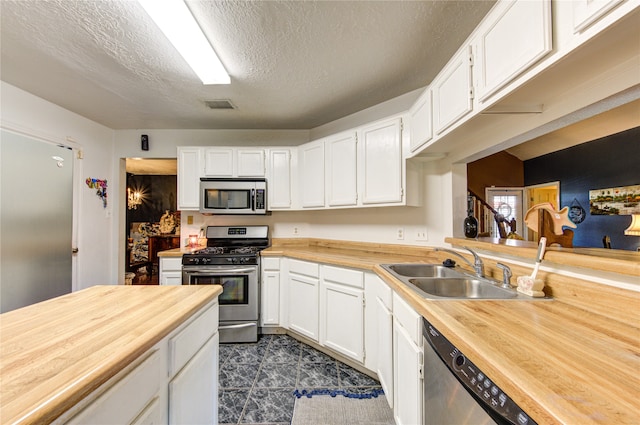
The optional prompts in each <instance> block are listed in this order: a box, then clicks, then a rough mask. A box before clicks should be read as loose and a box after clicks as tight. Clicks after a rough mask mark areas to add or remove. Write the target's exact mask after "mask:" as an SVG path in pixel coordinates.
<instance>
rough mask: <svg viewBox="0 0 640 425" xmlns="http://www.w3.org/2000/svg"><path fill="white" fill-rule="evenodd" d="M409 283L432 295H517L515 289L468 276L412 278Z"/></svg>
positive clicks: (468, 296)
mask: <svg viewBox="0 0 640 425" xmlns="http://www.w3.org/2000/svg"><path fill="white" fill-rule="evenodd" d="M409 283H410V284H411V285H413V286H414V287H415V288H417V289H418V290H420V291H422V292H424V293H426V294H427V295H429V296H433V297H443V298H465V299H469V298H470V299H509V298H516V297H517V296H518V294H517V292H516V291H515V290H511V289H504V288H500V287H498V286H495V285H493V284H491V283H490V282H487V281H485V280H480V279H470V278H440V279H438V278H435V279H434V278H413V279H409Z"/></svg>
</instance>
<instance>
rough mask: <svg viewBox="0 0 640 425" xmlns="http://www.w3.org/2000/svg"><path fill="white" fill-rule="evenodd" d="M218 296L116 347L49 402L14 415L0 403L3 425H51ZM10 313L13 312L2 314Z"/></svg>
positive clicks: (212, 295)
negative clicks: (10, 424)
mask: <svg viewBox="0 0 640 425" xmlns="http://www.w3.org/2000/svg"><path fill="white" fill-rule="evenodd" d="M110 287H112V286H94V287H91V288H87V289H85V290H83V291H78V292H75V293H72V294H69V295H73V296H75V297H77V296H78V294H79V293H83V294H82V295H84V294H88V293H92V292H96V291H100V290H104V289H105V288H110ZM114 287H116V288H131V286H122V285H117V286H114ZM201 292H202V291H201ZM207 292H209V291H207ZM221 292H222V290H221V289H220V288H216V290H215V291H211V292H209V294H206V295H204V296H200V299H199V300H198V301H197V302H194V303H192V304H191V305H190V307H189V308H183V309H182V310H180V311H177V312H175V313H174V314H173V317H170V318H169V317H165V318H164V320H163V322H162V323H161V324H156V325H154V326H152V327H151V328H149V329H147V330H146V331H145V332H144V333H143V334H141V335H140V336H138V337H137V338H136V339H135V341H134V342H132V343H130V344H128V345H125V346H122V347H119V349H118V355H117V356H115V357H111V358H106V359H104V360H103V361H101V362H100V364H97V365H96V366H95V367H94V368H92V369H91V370H90V371H88V372H87V373H84V374H83V375H81V376H78V377H76V378H75V379H73V380H72V381H67V382H65V383H64V385H62V386H61V387H60V389H59V390H58V391H57V392H55V393H53V394H51V395H50V396H49V397H48V398H46V399H44V400H41V401H40V403H39V404H37V405H36V406H34V407H32V408H29V409H20V413H18V414H16V412H15V411H14V412H11V411H9V412H7V410H5V408H6V407H7V406H4V405H5V403H4V402H2V405H3V406H4V407H3V408H2V411H3V412H2V421H3V423H8V422H10V423H16V424H17V423H25V424H27V423H29V424H34V423H50V422H52V421H54V420H55V419H56V418H58V417H59V416H61V415H62V414H63V413H64V412H66V411H68V410H69V409H71V408H72V407H73V406H75V405H76V404H77V403H79V402H80V401H81V400H82V399H83V398H85V397H87V396H88V395H89V394H91V393H92V392H93V391H94V390H96V389H97V388H99V387H100V386H101V385H102V384H104V383H105V382H107V381H108V380H109V379H111V378H112V377H114V376H116V375H117V374H118V373H119V372H120V371H121V370H123V369H125V368H126V367H127V366H129V365H130V364H131V363H132V362H134V361H135V360H136V359H137V358H138V357H139V356H141V355H142V354H144V353H145V352H146V351H147V350H149V349H150V348H151V347H153V346H154V345H155V344H157V343H158V342H159V341H161V340H162V339H163V338H164V337H166V336H167V335H169V334H170V333H171V332H172V331H174V330H175V329H177V328H178V327H179V326H180V325H182V324H183V323H184V322H185V321H186V320H188V319H189V318H190V317H191V316H192V315H193V314H195V313H196V312H197V311H198V310H200V309H201V308H203V307H204V306H206V305H207V304H209V303H211V302H212V301H213V300H214V299H215V298H216V297H217V296H218V295H219V294H220V293H221ZM190 296H194V295H190ZM59 298H62V297H58V298H54V299H51V300H47V301H44V302H43V303H53V302H56V301H57V300H58V299H59ZM76 302H77V301H76ZM43 303H39V304H43ZM29 307H31V306H29ZM29 307H25V309H28V308H29ZM20 310H23V309H20ZM11 313H12V312H9V313H5V314H11ZM13 403H16V401H15V400H12V401H10V402H9V405H12V404H13ZM8 417H10V418H11V419H9V418H8ZM5 421H8V422H5Z"/></svg>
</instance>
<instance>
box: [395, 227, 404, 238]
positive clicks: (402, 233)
mask: <svg viewBox="0 0 640 425" xmlns="http://www.w3.org/2000/svg"><path fill="white" fill-rule="evenodd" d="M396 238H397V239H398V240H399V241H401V240H403V239H404V228H402V227H398V232H397V235H396Z"/></svg>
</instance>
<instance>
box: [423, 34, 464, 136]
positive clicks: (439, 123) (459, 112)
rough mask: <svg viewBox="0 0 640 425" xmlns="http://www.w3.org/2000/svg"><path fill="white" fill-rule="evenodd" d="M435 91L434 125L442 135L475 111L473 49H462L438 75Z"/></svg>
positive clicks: (434, 82) (434, 85)
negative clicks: (472, 76) (472, 80)
mask: <svg viewBox="0 0 640 425" xmlns="http://www.w3.org/2000/svg"><path fill="white" fill-rule="evenodd" d="M431 87H432V90H433V125H434V127H435V130H436V133H437V134H440V133H442V132H443V131H444V130H446V129H447V128H448V127H450V126H451V125H453V124H454V123H456V122H457V121H458V120H460V119H461V118H463V117H464V116H465V115H467V114H468V113H469V112H471V110H472V109H473V97H472V91H471V47H468V48H467V49H462V50H461V51H460V52H459V53H458V54H457V55H456V56H454V57H453V58H452V59H451V60H450V61H449V63H448V64H447V66H446V67H445V68H444V69H443V70H442V71H441V72H440V74H438V76H437V77H436V79H435V80H434V81H433V84H432V85H431Z"/></svg>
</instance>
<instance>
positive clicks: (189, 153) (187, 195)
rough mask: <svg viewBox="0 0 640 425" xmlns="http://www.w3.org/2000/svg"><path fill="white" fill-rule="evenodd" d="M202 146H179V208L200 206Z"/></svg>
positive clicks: (186, 208) (187, 208)
mask: <svg viewBox="0 0 640 425" xmlns="http://www.w3.org/2000/svg"><path fill="white" fill-rule="evenodd" d="M200 152H201V150H200V148H178V176H177V180H178V209H179V210H197V209H199V208H200V177H201V165H200V155H201V153H200Z"/></svg>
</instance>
